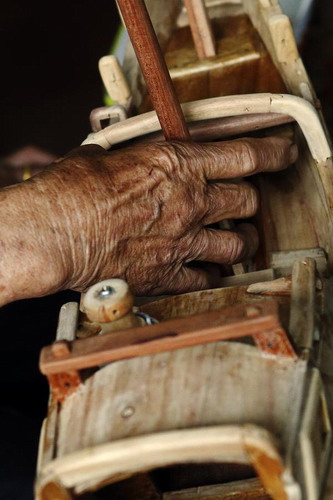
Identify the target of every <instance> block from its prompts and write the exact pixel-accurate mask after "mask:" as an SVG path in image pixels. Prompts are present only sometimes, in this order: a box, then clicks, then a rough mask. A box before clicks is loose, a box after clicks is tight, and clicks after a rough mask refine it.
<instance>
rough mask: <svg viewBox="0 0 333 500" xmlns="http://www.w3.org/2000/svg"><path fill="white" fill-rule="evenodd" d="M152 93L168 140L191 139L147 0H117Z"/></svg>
mask: <svg viewBox="0 0 333 500" xmlns="http://www.w3.org/2000/svg"><path fill="white" fill-rule="evenodd" d="M118 5H119V9H120V11H121V14H122V16H123V20H124V22H125V25H126V27H127V30H128V34H129V36H130V39H131V41H132V45H133V48H134V50H135V53H136V56H137V58H138V61H139V64H140V67H141V70H142V73H143V75H144V78H145V80H146V83H147V87H148V90H149V95H150V98H151V101H152V103H153V107H154V109H155V110H156V113H157V116H158V118H159V121H160V123H161V127H162V130H163V133H164V135H165V138H166V139H167V140H179V141H182V140H191V138H190V134H189V132H188V129H187V126H186V123H185V119H184V115H183V112H182V109H181V107H180V105H179V101H178V98H177V95H176V92H175V90H174V87H173V84H172V80H171V78H170V75H169V71H168V68H167V66H166V64H165V61H164V58H163V55H162V52H161V49H160V46H159V43H158V40H157V37H156V35H155V32H154V28H153V26H152V24H151V21H150V18H149V14H148V12H147V9H146V6H145V3H144V0H118Z"/></svg>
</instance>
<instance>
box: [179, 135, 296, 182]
mask: <svg viewBox="0 0 333 500" xmlns="http://www.w3.org/2000/svg"><path fill="white" fill-rule="evenodd" d="M175 147H176V148H178V149H183V148H189V149H188V151H186V152H185V151H180V154H179V155H178V157H181V158H184V157H186V158H189V160H188V161H192V162H195V165H198V168H200V169H202V170H203V173H204V175H205V177H206V178H207V179H230V178H234V177H244V176H248V175H253V174H256V173H258V172H263V171H267V172H275V171H278V170H283V169H284V168H286V167H288V165H290V164H291V163H294V162H295V161H296V159H297V146H296V145H295V144H293V143H292V142H291V141H290V140H289V139H287V138H284V137H265V138H262V139H254V138H246V139H237V140H234V141H225V142H214V143H207V144H185V143H184V144H181V145H179V144H177V145H176V146H175ZM184 153H185V154H184Z"/></svg>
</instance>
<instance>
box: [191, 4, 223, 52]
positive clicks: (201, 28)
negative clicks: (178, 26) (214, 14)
mask: <svg viewBox="0 0 333 500" xmlns="http://www.w3.org/2000/svg"><path fill="white" fill-rule="evenodd" d="M184 4H185V6H186V10H187V15H188V19H189V22H190V27H191V31H192V36H193V41H194V45H195V50H196V51H197V54H198V57H199V59H204V58H205V57H213V56H215V54H216V52H215V42H214V36H213V32H212V28H211V25H210V19H209V16H208V13H207V9H206V6H205V2H204V0H184Z"/></svg>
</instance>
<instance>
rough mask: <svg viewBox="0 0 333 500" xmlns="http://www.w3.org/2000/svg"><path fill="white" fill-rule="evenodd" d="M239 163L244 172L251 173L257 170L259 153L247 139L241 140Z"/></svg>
mask: <svg viewBox="0 0 333 500" xmlns="http://www.w3.org/2000/svg"><path fill="white" fill-rule="evenodd" d="M241 164H242V166H243V171H244V174H253V173H255V172H256V171H257V169H258V165H259V154H258V150H257V148H256V147H255V146H254V144H253V143H252V142H250V141H248V140H246V139H245V140H243V141H242V148H241Z"/></svg>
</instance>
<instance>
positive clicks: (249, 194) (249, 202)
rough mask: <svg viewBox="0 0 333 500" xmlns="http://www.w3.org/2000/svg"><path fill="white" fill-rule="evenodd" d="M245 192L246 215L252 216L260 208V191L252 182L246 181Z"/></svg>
mask: <svg viewBox="0 0 333 500" xmlns="http://www.w3.org/2000/svg"><path fill="white" fill-rule="evenodd" d="M243 190H244V191H243V192H244V199H245V204H244V208H245V212H246V213H245V215H244V216H246V217H252V216H253V215H255V214H256V213H257V211H258V208H259V191H258V190H257V188H255V187H254V186H253V185H252V184H250V183H248V182H245V183H244V184H243Z"/></svg>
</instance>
